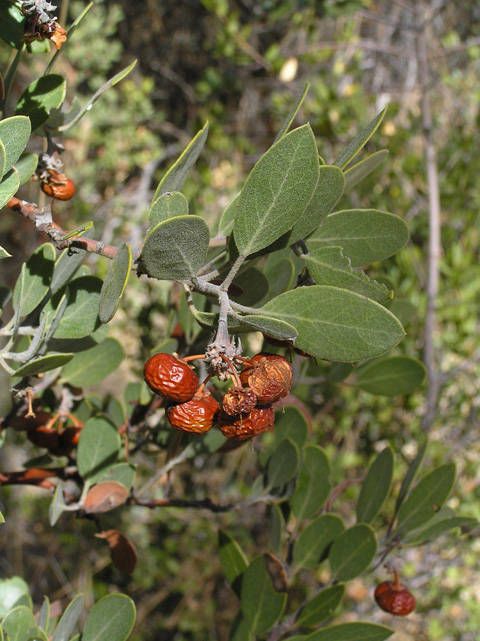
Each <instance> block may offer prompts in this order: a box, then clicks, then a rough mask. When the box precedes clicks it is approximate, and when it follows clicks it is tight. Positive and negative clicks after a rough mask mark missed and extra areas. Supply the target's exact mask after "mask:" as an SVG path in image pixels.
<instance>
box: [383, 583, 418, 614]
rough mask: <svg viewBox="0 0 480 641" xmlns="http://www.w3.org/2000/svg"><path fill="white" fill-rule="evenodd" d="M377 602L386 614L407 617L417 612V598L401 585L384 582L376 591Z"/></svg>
mask: <svg viewBox="0 0 480 641" xmlns="http://www.w3.org/2000/svg"><path fill="white" fill-rule="evenodd" d="M374 596H375V601H376V602H377V605H379V606H380V608H381V609H382V610H384V611H385V612H389V613H390V614H393V615H395V616H397V617H405V616H407V615H409V614H411V613H412V612H413V611H414V610H415V605H416V602H415V597H414V596H413V594H412V593H411V592H410V591H409V590H407V588H406V587H405V586H404V585H402V584H401V583H398V582H395V581H384V582H383V583H380V584H379V585H377V587H376V589H375V594H374Z"/></svg>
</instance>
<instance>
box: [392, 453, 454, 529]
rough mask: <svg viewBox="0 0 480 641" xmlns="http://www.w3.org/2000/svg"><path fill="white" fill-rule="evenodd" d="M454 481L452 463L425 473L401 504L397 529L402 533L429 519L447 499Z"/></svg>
mask: <svg viewBox="0 0 480 641" xmlns="http://www.w3.org/2000/svg"><path fill="white" fill-rule="evenodd" d="M454 482H455V465H454V464H453V463H448V464H446V465H442V466H440V467H437V468H436V469H435V470H433V471H432V472H430V474H427V476H425V477H424V478H423V479H422V480H421V481H420V482H419V483H418V485H417V486H416V487H415V488H414V489H413V490H412V492H411V494H410V496H409V497H408V498H407V499H406V501H405V502H404V503H403V504H402V505H401V507H400V509H399V511H398V525H397V531H398V532H400V533H401V534H403V533H406V532H409V531H410V530H414V529H416V528H418V527H420V526H421V525H423V524H424V523H427V522H428V521H430V519H431V518H433V517H434V516H435V514H436V512H438V510H439V509H440V508H441V507H442V505H443V504H444V503H445V501H446V500H447V498H448V495H449V494H450V492H451V490H452V487H453V484H454Z"/></svg>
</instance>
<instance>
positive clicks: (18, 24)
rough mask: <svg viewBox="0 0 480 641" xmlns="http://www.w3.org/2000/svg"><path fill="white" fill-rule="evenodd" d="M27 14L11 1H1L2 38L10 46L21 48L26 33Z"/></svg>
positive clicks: (0, 34) (0, 36)
mask: <svg viewBox="0 0 480 641" xmlns="http://www.w3.org/2000/svg"><path fill="white" fill-rule="evenodd" d="M24 23H25V16H24V15H23V13H22V12H21V11H20V9H19V8H18V7H16V6H15V5H13V4H11V3H9V2H0V24H1V25H2V28H1V30H0V38H2V40H4V41H5V42H6V43H7V44H8V45H10V47H13V48H14V49H20V47H21V46H22V44H23V37H24V35H25V27H24Z"/></svg>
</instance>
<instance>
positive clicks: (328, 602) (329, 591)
mask: <svg viewBox="0 0 480 641" xmlns="http://www.w3.org/2000/svg"><path fill="white" fill-rule="evenodd" d="M344 592H345V586H344V585H343V584H341V583H339V584H338V585H332V587H330V588H326V589H325V590H322V591H321V592H320V593H319V594H317V596H316V597H314V598H313V599H312V600H311V601H309V602H308V603H307V604H306V605H304V606H303V608H302V609H301V610H300V613H299V615H298V618H297V622H298V624H299V625H301V626H305V627H307V628H312V627H314V626H316V625H318V624H319V623H321V622H322V621H325V619H328V618H330V617H331V616H332V614H333V613H334V612H335V610H336V609H337V608H338V606H339V605H340V601H341V600H342V598H343V594H344Z"/></svg>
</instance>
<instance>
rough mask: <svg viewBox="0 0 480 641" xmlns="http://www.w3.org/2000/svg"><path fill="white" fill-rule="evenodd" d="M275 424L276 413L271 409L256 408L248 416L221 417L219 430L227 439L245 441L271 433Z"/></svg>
mask: <svg viewBox="0 0 480 641" xmlns="http://www.w3.org/2000/svg"><path fill="white" fill-rule="evenodd" d="M274 423H275V412H274V411H273V409H272V408H271V407H255V408H254V409H253V410H252V411H251V412H250V414H247V416H236V417H235V418H233V417H230V416H227V415H225V414H224V415H222V416H220V420H219V428H220V430H221V431H222V434H223V435H224V436H226V437H227V438H235V439H238V440H240V441H244V440H245V439H247V438H251V437H252V436H257V434H262V433H263V432H269V431H270V430H271V429H273V425H274Z"/></svg>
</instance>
